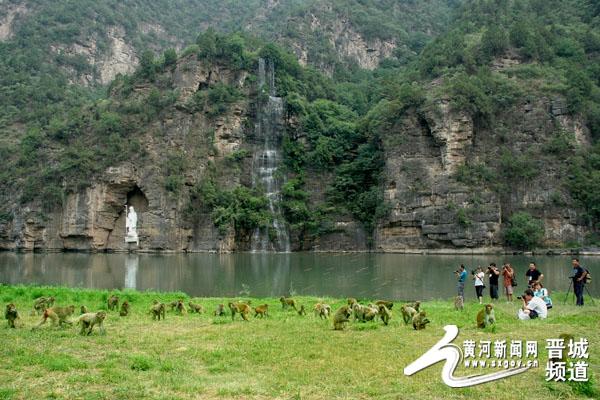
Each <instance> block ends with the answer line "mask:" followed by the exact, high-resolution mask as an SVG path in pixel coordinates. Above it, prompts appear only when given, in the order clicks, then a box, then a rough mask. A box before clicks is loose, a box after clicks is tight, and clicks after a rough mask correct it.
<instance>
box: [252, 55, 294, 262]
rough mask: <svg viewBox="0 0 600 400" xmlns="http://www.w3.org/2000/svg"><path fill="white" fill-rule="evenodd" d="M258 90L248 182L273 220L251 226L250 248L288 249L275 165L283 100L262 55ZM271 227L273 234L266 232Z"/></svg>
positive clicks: (259, 62) (257, 249) (271, 68)
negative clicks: (261, 193)
mask: <svg viewBox="0 0 600 400" xmlns="http://www.w3.org/2000/svg"><path fill="white" fill-rule="evenodd" d="M267 79H268V81H267ZM258 89H259V93H260V99H259V101H258V106H257V112H256V132H255V133H256V138H257V140H258V141H259V143H258V146H259V147H258V149H257V151H255V153H254V157H253V163H252V184H253V186H254V187H259V188H261V189H263V190H264V192H265V195H266V197H267V200H268V202H269V211H270V213H271V216H272V219H273V220H272V223H271V224H270V226H263V227H259V228H256V229H255V231H254V234H253V235H252V251H255V252H256V251H285V252H289V251H290V238H289V234H288V231H287V228H286V224H285V221H284V218H283V214H282V212H281V208H280V206H279V203H280V201H281V184H282V179H283V178H282V177H280V176H278V175H277V168H278V166H279V165H280V164H281V154H280V151H279V148H278V147H279V146H278V145H279V141H280V138H281V133H282V131H283V129H284V104H283V99H282V98H281V97H277V96H276V92H275V68H274V67H273V64H272V63H271V62H269V61H266V62H265V60H264V59H263V58H260V59H259V60H258ZM267 95H268V96H267ZM263 99H264V100H263ZM271 230H272V231H273V232H274V234H275V235H274V237H271V236H272V235H270V233H269V231H271Z"/></svg>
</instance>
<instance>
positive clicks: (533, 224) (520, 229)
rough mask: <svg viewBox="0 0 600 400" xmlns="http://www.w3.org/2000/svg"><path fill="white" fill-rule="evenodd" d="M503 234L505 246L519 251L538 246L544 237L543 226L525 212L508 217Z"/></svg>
mask: <svg viewBox="0 0 600 400" xmlns="http://www.w3.org/2000/svg"><path fill="white" fill-rule="evenodd" d="M508 224H509V226H508V228H507V229H506V231H505V232H504V240H505V242H506V244H507V245H509V246H511V247H515V248H518V249H521V250H530V249H532V248H534V247H536V246H538V245H539V244H540V242H541V240H542V238H543V237H544V224H543V222H542V221H540V220H539V219H537V218H534V217H532V216H531V214H529V213H527V212H517V213H515V214H513V215H512V216H511V217H510V220H509V221H508Z"/></svg>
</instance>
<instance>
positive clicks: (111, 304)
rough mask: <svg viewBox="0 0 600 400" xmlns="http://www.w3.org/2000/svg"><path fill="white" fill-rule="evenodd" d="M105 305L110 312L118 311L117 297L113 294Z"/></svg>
mask: <svg viewBox="0 0 600 400" xmlns="http://www.w3.org/2000/svg"><path fill="white" fill-rule="evenodd" d="M107 303H108V309H109V310H110V311H117V310H118V309H119V296H115V295H114V294H113V295H112V296H110V297H109V298H108V301H107Z"/></svg>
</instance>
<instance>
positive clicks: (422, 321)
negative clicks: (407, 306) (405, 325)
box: [412, 311, 429, 331]
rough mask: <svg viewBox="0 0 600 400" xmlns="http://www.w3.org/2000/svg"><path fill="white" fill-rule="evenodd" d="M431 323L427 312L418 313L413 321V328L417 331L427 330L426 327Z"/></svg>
mask: <svg viewBox="0 0 600 400" xmlns="http://www.w3.org/2000/svg"><path fill="white" fill-rule="evenodd" d="M428 323H429V320H428V319H427V314H426V313H425V311H420V312H418V313H417V314H416V315H415V316H414V317H413V319H412V324H413V328H414V329H415V330H417V331H420V330H421V329H425V325H427V324H428Z"/></svg>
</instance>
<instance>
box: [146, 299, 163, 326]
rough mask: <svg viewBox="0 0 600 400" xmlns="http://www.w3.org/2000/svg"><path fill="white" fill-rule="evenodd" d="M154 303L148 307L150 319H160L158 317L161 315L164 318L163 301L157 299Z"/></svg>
mask: <svg viewBox="0 0 600 400" xmlns="http://www.w3.org/2000/svg"><path fill="white" fill-rule="evenodd" d="M154 301H155V303H154V304H153V305H152V307H150V314H152V319H153V320H156V319H157V318H158V320H159V321H160V317H161V316H162V319H163V320H164V319H165V312H166V307H165V305H164V304H163V303H160V302H158V301H157V300H154Z"/></svg>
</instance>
